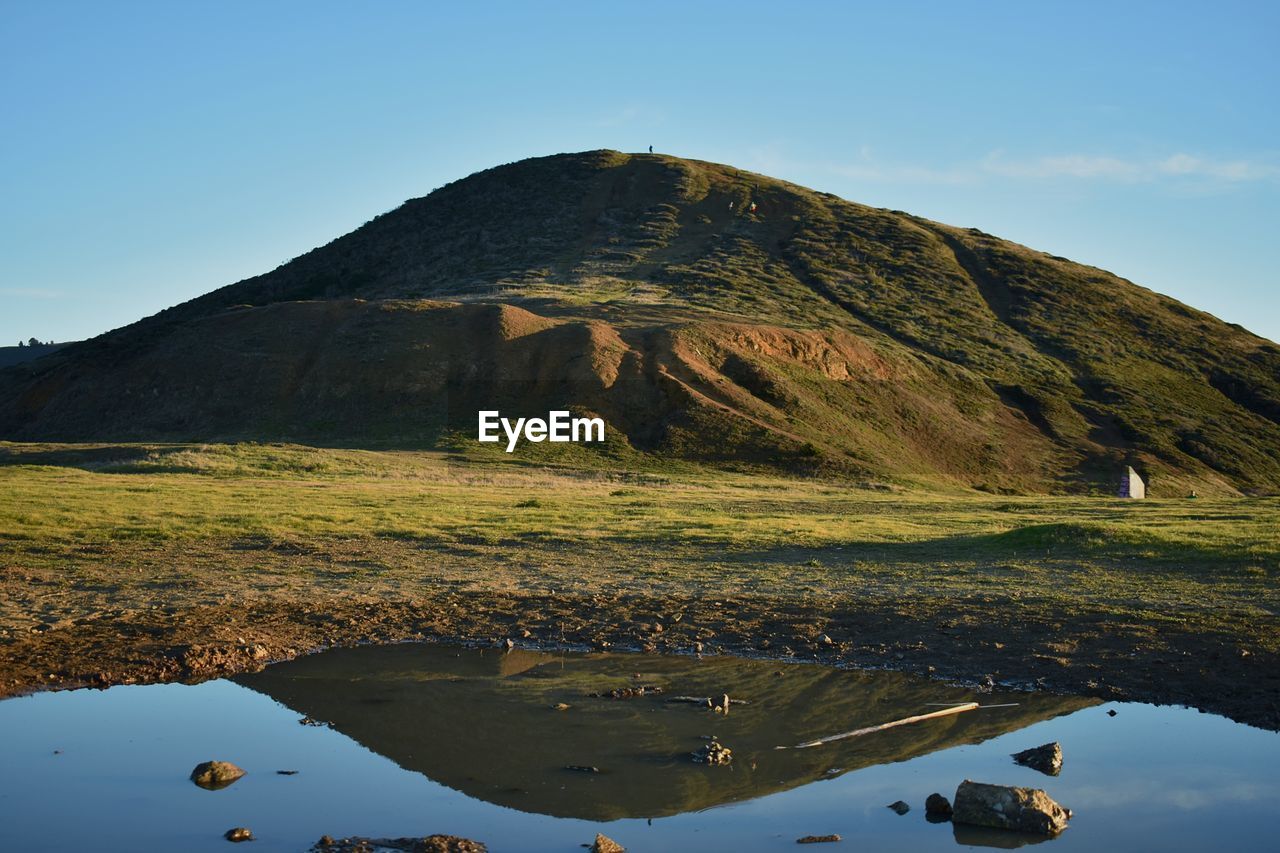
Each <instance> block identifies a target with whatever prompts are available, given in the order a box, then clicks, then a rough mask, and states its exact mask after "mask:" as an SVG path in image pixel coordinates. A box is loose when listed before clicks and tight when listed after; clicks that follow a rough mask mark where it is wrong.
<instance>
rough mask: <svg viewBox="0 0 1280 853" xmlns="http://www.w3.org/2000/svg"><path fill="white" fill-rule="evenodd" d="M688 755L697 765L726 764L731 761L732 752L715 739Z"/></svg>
mask: <svg viewBox="0 0 1280 853" xmlns="http://www.w3.org/2000/svg"><path fill="white" fill-rule="evenodd" d="M690 755H692V756H693V760H694V761H696V762H698V763H699V764H728V763H729V762H731V761H733V750H731V749H729V747H727V746H725V745H723V744H722V743H720V741H718V740H716V739H715V738H712V739H711V742H710V743H708V744H705V745H703V746H700V747H698V749H696V750H695V751H694V752H692V753H690Z"/></svg>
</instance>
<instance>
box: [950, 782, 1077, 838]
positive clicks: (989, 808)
mask: <svg viewBox="0 0 1280 853" xmlns="http://www.w3.org/2000/svg"><path fill="white" fill-rule="evenodd" d="M1070 818H1071V810H1070V809H1064V808H1063V807H1062V806H1060V805H1058V804H1057V803H1056V802H1054V800H1053V798H1052V797H1050V796H1049V795H1048V794H1046V793H1045V792H1044V791H1042V790H1040V789H1039V788H1017V787H1014V786H1012V785H987V784H984V783H982V782H971V781H969V780H968V779H966V780H964V781H963V782H961V783H960V787H959V788H957V789H956V799H955V810H954V813H953V814H952V816H951V820H952V822H954V823H962V824H971V825H973V826H990V827H993V828H995V829H1012V830H1015V831H1017V832H1036V833H1039V834H1041V835H1057V834H1058V833H1059V832H1062V830H1064V829H1066V828H1067V821H1068V820H1070Z"/></svg>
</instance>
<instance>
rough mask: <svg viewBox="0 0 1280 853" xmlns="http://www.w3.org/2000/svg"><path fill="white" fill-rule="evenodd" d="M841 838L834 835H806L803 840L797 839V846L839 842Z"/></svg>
mask: <svg viewBox="0 0 1280 853" xmlns="http://www.w3.org/2000/svg"><path fill="white" fill-rule="evenodd" d="M839 840H840V836H838V835H836V834H834V833H832V834H831V835H806V836H805V837H803V838H797V839H796V844H825V843H827V842H834V841H839Z"/></svg>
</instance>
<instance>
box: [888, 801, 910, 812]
mask: <svg viewBox="0 0 1280 853" xmlns="http://www.w3.org/2000/svg"><path fill="white" fill-rule="evenodd" d="M889 808H891V809H893V811H894V813H895V814H899V815H904V814H906V813H907V812H909V811H911V806H909V805H907V804H906V803H904V802H903V801H902V800H898V801H897V802H896V803H889Z"/></svg>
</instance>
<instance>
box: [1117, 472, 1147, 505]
mask: <svg viewBox="0 0 1280 853" xmlns="http://www.w3.org/2000/svg"><path fill="white" fill-rule="evenodd" d="M1146 496H1147V484H1146V483H1144V482H1142V478H1141V477H1139V476H1138V472H1137V471H1135V470H1133V466H1132V465H1129V466H1127V467H1126V468H1125V473H1124V475H1123V476H1122V477H1121V478H1120V497H1122V498H1145V497H1146Z"/></svg>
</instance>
